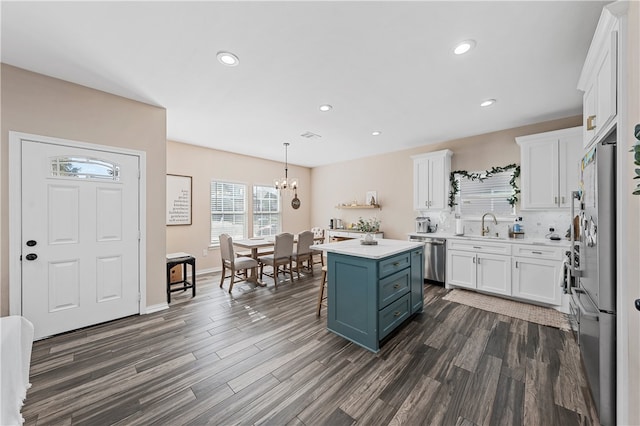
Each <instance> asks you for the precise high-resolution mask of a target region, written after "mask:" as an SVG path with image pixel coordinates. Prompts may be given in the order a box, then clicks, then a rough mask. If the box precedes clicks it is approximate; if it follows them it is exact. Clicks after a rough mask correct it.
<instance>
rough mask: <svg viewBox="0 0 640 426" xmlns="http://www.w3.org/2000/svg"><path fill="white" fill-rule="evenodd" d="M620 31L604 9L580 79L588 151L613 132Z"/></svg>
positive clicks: (585, 139) (615, 112)
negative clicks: (592, 145) (618, 31)
mask: <svg viewBox="0 0 640 426" xmlns="http://www.w3.org/2000/svg"><path fill="white" fill-rule="evenodd" d="M617 29H618V21H617V19H616V18H615V17H614V16H613V15H612V14H611V13H610V12H609V11H608V10H606V9H604V10H603V13H602V15H601V17H600V21H599V22H598V27H597V28H596V32H595V34H594V36H593V40H592V42H591V47H590V48H589V52H588V53H587V58H586V59H585V63H584V66H583V68H582V73H581V74H580V79H579V80H578V89H579V90H582V91H583V92H584V94H583V127H584V131H583V146H584V148H587V147H589V146H590V145H591V144H592V143H593V142H594V141H595V140H597V139H600V138H601V137H603V136H605V135H606V134H607V133H608V132H609V130H610V129H611V128H612V126H613V124H614V119H615V117H616V114H617V96H616V93H617V90H616V87H617V72H618V66H617V61H618V33H617Z"/></svg>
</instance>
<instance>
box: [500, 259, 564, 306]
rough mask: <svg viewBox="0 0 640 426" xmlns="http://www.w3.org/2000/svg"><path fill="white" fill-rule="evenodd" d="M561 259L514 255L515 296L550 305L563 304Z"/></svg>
mask: <svg viewBox="0 0 640 426" xmlns="http://www.w3.org/2000/svg"><path fill="white" fill-rule="evenodd" d="M561 273H562V262H561V261H559V260H545V259H535V258H530V257H520V256H514V257H513V272H512V276H513V286H512V287H513V296H514V297H518V298H521V299H527V300H533V301H537V302H542V303H546V304H549V305H560V304H562V288H561V287H560V274H561Z"/></svg>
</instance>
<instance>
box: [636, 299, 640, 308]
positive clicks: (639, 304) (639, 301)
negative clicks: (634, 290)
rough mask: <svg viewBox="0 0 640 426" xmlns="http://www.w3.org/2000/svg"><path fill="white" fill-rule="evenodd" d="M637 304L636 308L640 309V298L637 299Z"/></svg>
mask: <svg viewBox="0 0 640 426" xmlns="http://www.w3.org/2000/svg"><path fill="white" fill-rule="evenodd" d="M635 305H636V309H637V310H639V311H640V299H636V301H635Z"/></svg>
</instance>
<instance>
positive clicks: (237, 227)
mask: <svg viewBox="0 0 640 426" xmlns="http://www.w3.org/2000/svg"><path fill="white" fill-rule="evenodd" d="M220 234H229V235H230V236H231V238H233V239H234V240H239V239H242V238H246V236H247V186H246V185H243V184H240V183H231V182H219V181H212V182H211V245H212V246H218V245H220V239H219V237H220Z"/></svg>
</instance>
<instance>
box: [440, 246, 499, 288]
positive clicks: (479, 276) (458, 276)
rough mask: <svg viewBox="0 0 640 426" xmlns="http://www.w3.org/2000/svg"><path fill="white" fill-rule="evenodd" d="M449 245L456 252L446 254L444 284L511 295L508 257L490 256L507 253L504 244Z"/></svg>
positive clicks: (451, 251)
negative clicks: (445, 280)
mask: <svg viewBox="0 0 640 426" xmlns="http://www.w3.org/2000/svg"><path fill="white" fill-rule="evenodd" d="M451 245H452V246H453V247H455V248H456V249H453V250H451V249H450V250H447V284H449V285H453V286H457V287H465V288H471V289H477V290H482V291H486V292H490V293H496V294H502V295H506V296H509V295H511V256H508V255H502V254H491V253H490V252H492V251H493V252H498V253H503V252H505V253H508V252H509V249H510V247H509V245H508V244H500V245H498V244H490V245H487V244H479V243H477V242H476V243H462V242H456V243H454V244H451ZM487 252H489V253H487Z"/></svg>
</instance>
